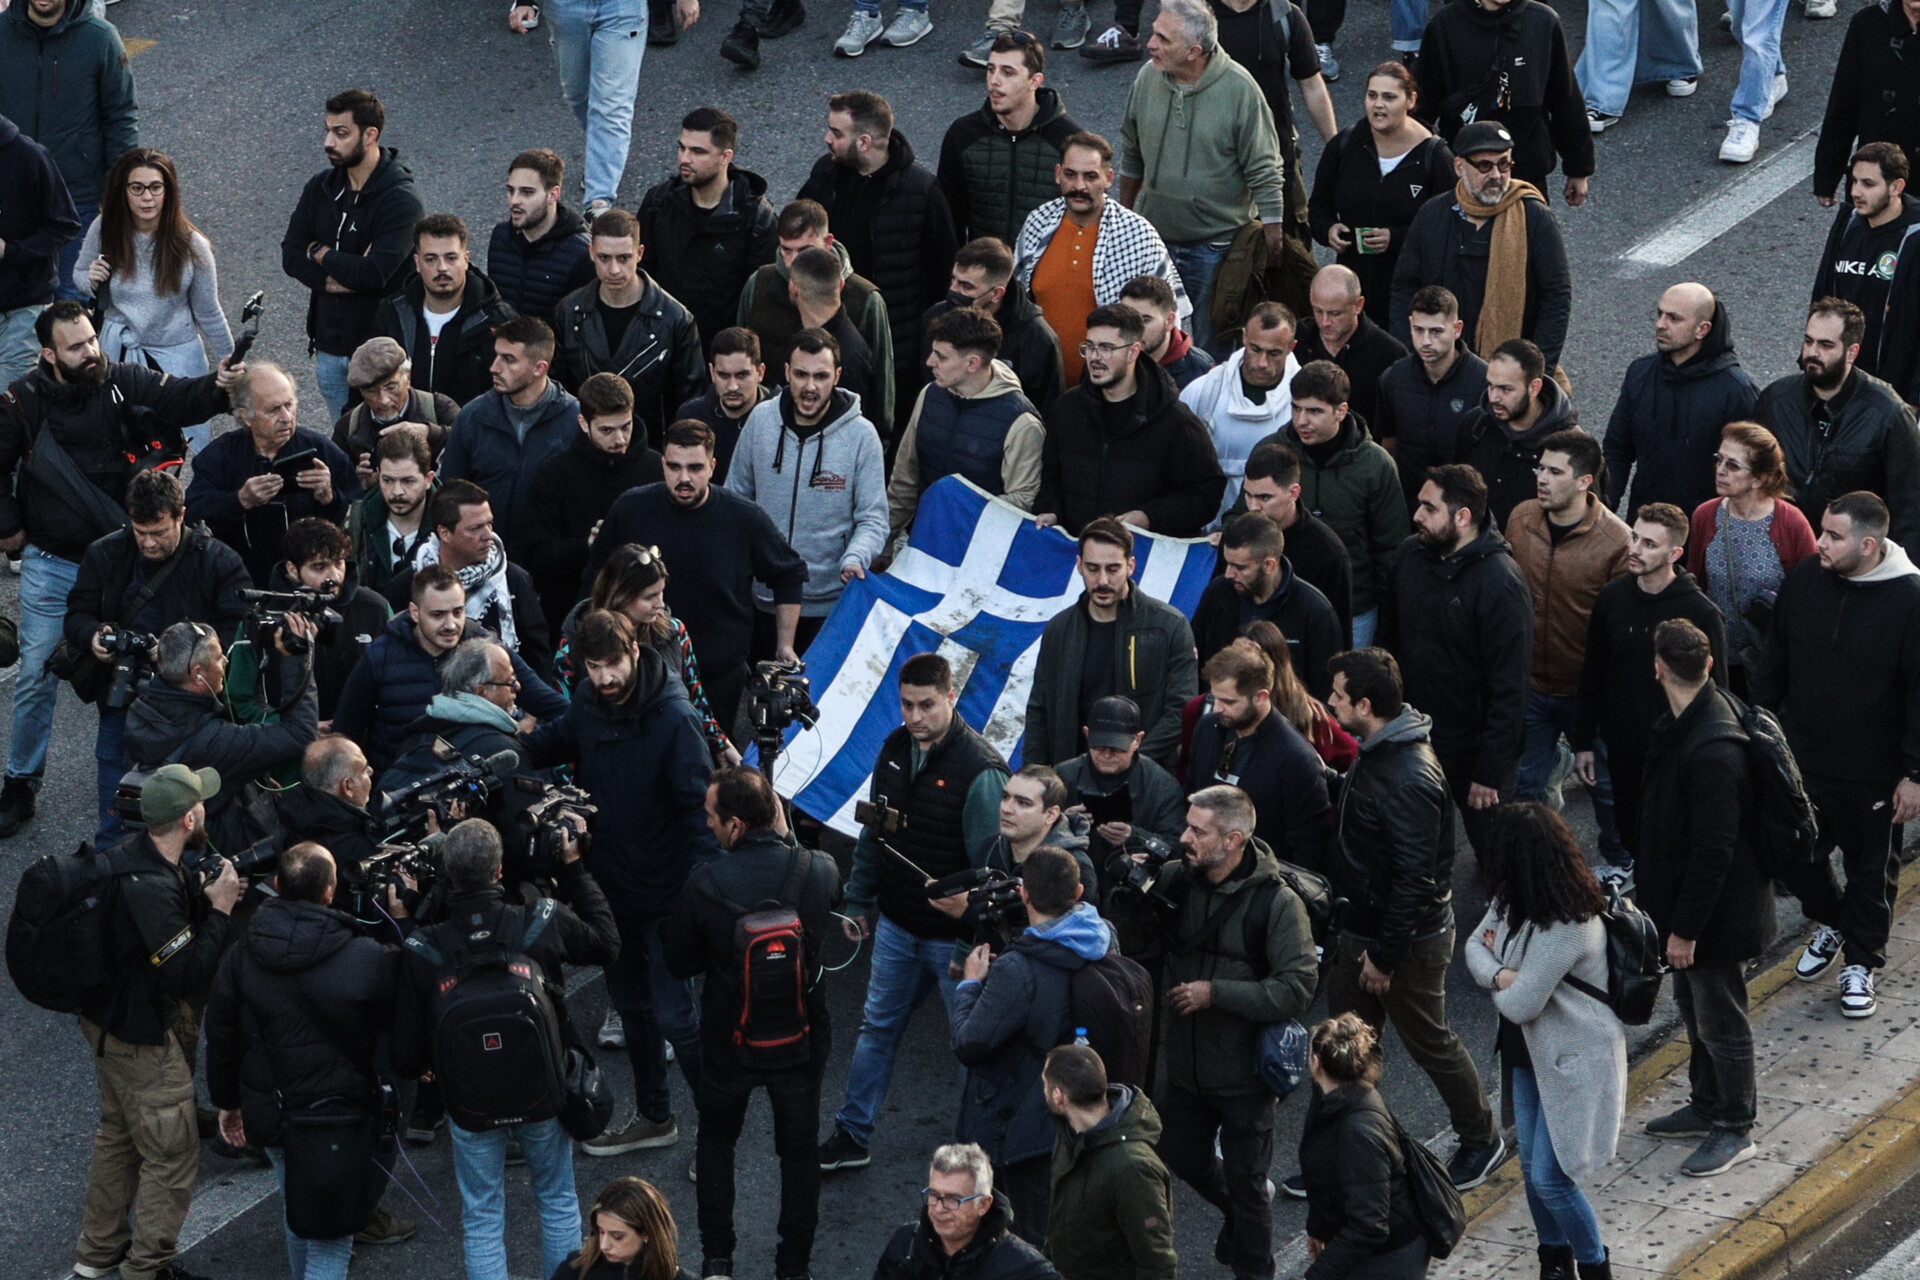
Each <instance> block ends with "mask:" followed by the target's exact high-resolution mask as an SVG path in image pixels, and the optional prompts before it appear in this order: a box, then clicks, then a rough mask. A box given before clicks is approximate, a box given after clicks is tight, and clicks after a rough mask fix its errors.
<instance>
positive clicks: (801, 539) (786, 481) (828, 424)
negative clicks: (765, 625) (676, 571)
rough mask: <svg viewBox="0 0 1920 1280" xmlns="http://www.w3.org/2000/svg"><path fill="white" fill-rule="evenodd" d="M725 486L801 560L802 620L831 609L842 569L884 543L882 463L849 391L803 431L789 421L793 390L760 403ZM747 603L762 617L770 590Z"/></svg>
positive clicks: (875, 438)
mask: <svg viewBox="0 0 1920 1280" xmlns="http://www.w3.org/2000/svg"><path fill="white" fill-rule="evenodd" d="M727 488H729V489H731V490H732V491H733V492H734V493H737V494H739V495H740V496H741V497H743V498H745V499H747V500H748V501H750V502H753V503H756V504H758V505H759V507H760V509H761V510H763V511H765V512H766V513H767V516H768V517H769V518H770V519H771V520H772V521H773V523H774V526H775V527H776V528H778V529H779V530H780V532H781V534H782V536H783V537H785V539H786V541H787V545H788V546H790V547H792V548H793V549H794V550H795V551H796V552H798V553H799V554H800V557H801V558H802V559H803V560H805V561H806V562H807V586H806V592H805V594H804V595H803V597H802V599H801V606H800V612H801V614H802V615H803V616H805V617H810V618H816V617H825V616H826V615H827V614H828V613H829V612H831V611H832V609H833V604H834V601H836V600H838V599H839V598H840V572H841V570H842V569H844V568H847V567H849V566H857V567H858V568H860V569H865V568H866V567H867V566H868V565H870V564H872V563H873V559H874V557H875V556H877V555H879V554H880V552H881V550H882V549H883V548H884V547H885V546H886V541H887V477H886V460H885V457H884V455H883V453H882V450H881V446H880V435H879V432H877V431H876V430H875V429H874V426H873V424H872V423H871V422H869V421H867V419H866V417H865V416H864V415H863V414H862V413H861V411H860V397H859V396H856V395H854V394H852V393H851V392H847V391H838V390H836V391H835V392H834V393H833V399H832V402H831V403H830V404H829V405H828V407H827V411H826V414H825V416H824V417H823V418H822V420H821V421H820V422H819V423H816V424H815V425H813V426H810V427H802V426H800V425H799V423H798V422H797V421H796V420H795V418H794V412H793V392H791V391H783V392H781V393H780V395H779V396H777V397H776V398H774V399H772V400H767V401H763V402H762V403H761V404H760V406H759V407H758V408H756V409H755V410H754V411H753V412H752V413H750V414H748V415H747V425H746V428H745V429H744V430H742V431H741V433H740V444H739V445H738V447H737V448H736V449H735V450H734V455H733V465H732V466H731V467H730V468H728V471H727ZM753 598H754V604H755V606H756V607H757V608H759V609H760V610H761V611H762V612H770V611H771V610H772V609H773V604H774V599H773V592H772V591H770V590H769V589H768V588H767V586H766V585H765V584H764V583H762V582H760V581H758V580H756V581H755V582H754V584H753Z"/></svg>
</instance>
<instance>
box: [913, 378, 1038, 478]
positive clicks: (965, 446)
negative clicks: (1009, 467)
mask: <svg viewBox="0 0 1920 1280" xmlns="http://www.w3.org/2000/svg"><path fill="white" fill-rule="evenodd" d="M1023 413H1031V414H1034V415H1036V416H1038V413H1039V411H1038V410H1037V409H1035V408H1034V407H1033V401H1031V400H1029V399H1027V397H1026V396H1025V395H1024V394H1023V393H1021V392H1019V391H1005V392H1002V393H1001V394H999V395H997V396H982V397H980V398H979V399H977V400H969V399H965V398H962V397H960V396H956V395H954V394H953V392H951V391H947V390H944V389H942V388H940V387H936V386H930V387H928V388H927V398H926V400H925V401H924V402H923V403H922V404H921V406H920V425H919V426H918V427H917V428H916V429H915V435H914V439H915V442H916V446H917V448H918V449H919V458H920V491H921V492H922V493H925V492H926V490H927V486H929V485H931V484H932V483H933V482H934V481H935V480H938V479H940V478H941V477H942V476H953V475H959V476H965V477H966V478H967V479H969V480H971V481H973V482H974V483H975V484H977V485H979V486H980V487H981V488H982V489H985V490H986V491H987V492H988V493H991V494H995V495H998V494H1001V493H1003V492H1005V490H1006V486H1005V485H1003V484H1002V483H1001V481H1000V456H1001V453H1002V452H1003V451H1004V449H1005V447H1006V443H1007V432H1008V431H1009V430H1011V429H1012V427H1013V424H1014V423H1015V422H1016V421H1018V420H1019V418H1020V415H1021V414H1023Z"/></svg>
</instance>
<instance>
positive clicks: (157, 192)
mask: <svg viewBox="0 0 1920 1280" xmlns="http://www.w3.org/2000/svg"><path fill="white" fill-rule="evenodd" d="M127 194H128V195H130V196H163V195H165V194H167V184H166V183H165V182H129V183H128V184H127Z"/></svg>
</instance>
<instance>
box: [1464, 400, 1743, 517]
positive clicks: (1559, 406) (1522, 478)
mask: <svg viewBox="0 0 1920 1280" xmlns="http://www.w3.org/2000/svg"><path fill="white" fill-rule="evenodd" d="M1537 399H1538V400H1539V402H1540V416H1539V417H1537V418H1535V419H1534V422H1533V425H1532V426H1530V427H1528V428H1527V429H1526V430H1524V431H1515V430H1514V429H1513V427H1512V425H1511V424H1510V423H1508V422H1507V421H1506V420H1505V419H1502V418H1496V417H1495V416H1494V414H1493V409H1492V407H1491V402H1490V401H1488V400H1486V399H1485V398H1484V397H1482V400H1481V405H1480V412H1479V413H1477V414H1474V415H1472V416H1470V417H1468V418H1466V419H1464V420H1463V421H1462V422H1461V424H1460V432H1461V439H1460V461H1462V462H1464V463H1467V464H1468V465H1469V466H1471V467H1472V468H1473V469H1474V470H1475V471H1478V472H1479V473H1480V478H1481V479H1483V480H1485V481H1486V482H1487V519H1488V521H1489V522H1490V523H1492V525H1493V526H1494V527H1495V528H1498V529H1504V528H1506V527H1507V517H1508V516H1510V515H1512V514H1513V509H1514V508H1515V507H1517V506H1519V505H1520V504H1521V503H1523V502H1525V501H1527V500H1528V499H1529V498H1532V497H1534V496H1535V495H1536V494H1537V493H1538V492H1539V490H1538V489H1537V488H1536V487H1535V484H1534V478H1533V469H1534V468H1535V467H1537V466H1539V465H1540V450H1541V447H1542V446H1543V445H1545V444H1546V442H1547V437H1548V436H1550V435H1552V434H1553V433H1554V432H1556V431H1564V430H1566V429H1567V428H1568V427H1573V426H1578V425H1579V421H1580V420H1579V418H1578V416H1577V415H1575V413H1574V410H1573V401H1572V400H1569V399H1568V398H1567V394H1566V392H1564V391H1562V390H1561V389H1560V384H1559V383H1557V382H1555V381H1554V380H1553V379H1552V378H1542V379H1541V380H1540V394H1539V396H1538V397H1537ZM1714 443H1715V444H1718V443H1719V441H1718V440H1716V441H1715V442H1714ZM1681 509H1682V510H1687V508H1684V507H1683V508H1681Z"/></svg>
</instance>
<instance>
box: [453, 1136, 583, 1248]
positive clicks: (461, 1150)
mask: <svg viewBox="0 0 1920 1280" xmlns="http://www.w3.org/2000/svg"><path fill="white" fill-rule="evenodd" d="M447 1132H448V1133H449V1134H451V1135H452V1137H453V1176H454V1178H455V1180H456V1181H458V1182H459V1184H460V1222H461V1226H462V1228H463V1230H464V1234H465V1237H466V1238H465V1242H464V1244H465V1249H466V1254H467V1280H507V1135H508V1134H509V1133H511V1134H513V1136H515V1137H517V1138H519V1139H520V1149H521V1150H522V1151H524V1152H525V1153H526V1156H527V1178H528V1181H530V1182H531V1183H532V1184H533V1195H534V1199H536V1200H538V1201H539V1202H540V1254H541V1266H540V1274H541V1275H543V1276H550V1275H552V1274H553V1273H554V1271H555V1270H557V1269H558V1268H559V1266H560V1264H561V1263H563V1262H565V1261H566V1260H567V1255H568V1254H570V1253H572V1252H573V1251H574V1250H575V1249H578V1248H579V1247H580V1239H581V1235H580V1196H579V1194H578V1193H577V1192H576V1191H575V1190H574V1188H573V1139H571V1138H569V1137H568V1136H567V1131H566V1130H565V1129H562V1128H561V1127H560V1122H559V1121H558V1120H539V1121H536V1122H534V1123H533V1124H516V1125H509V1126H507V1127H506V1128H503V1129H489V1130H487V1131H486V1132H485V1133H469V1132H467V1131H466V1130H465V1129H462V1128H461V1127H460V1126H459V1125H457V1124H448V1125H447Z"/></svg>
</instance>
